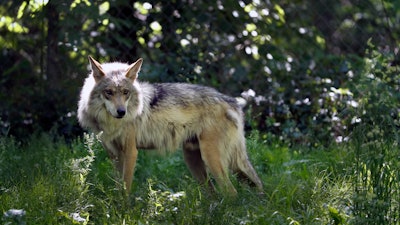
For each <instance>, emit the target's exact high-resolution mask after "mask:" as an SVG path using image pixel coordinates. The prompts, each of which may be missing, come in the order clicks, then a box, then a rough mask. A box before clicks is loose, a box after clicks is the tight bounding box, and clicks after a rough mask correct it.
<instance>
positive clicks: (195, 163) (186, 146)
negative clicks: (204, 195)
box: [183, 137, 214, 190]
mask: <svg viewBox="0 0 400 225" xmlns="http://www.w3.org/2000/svg"><path fill="white" fill-rule="evenodd" d="M183 157H184V159H185V163H186V165H187V167H188V168H189V170H190V173H191V174H192V175H193V177H195V178H196V179H197V181H198V182H199V183H200V184H206V183H207V184H208V186H209V187H210V188H211V189H212V190H214V185H213V184H212V182H211V181H210V180H209V179H208V178H207V170H206V165H205V164H204V162H203V159H202V158H201V152H200V146H199V141H198V140H197V138H196V137H193V138H191V139H188V140H187V141H186V142H185V143H183Z"/></svg>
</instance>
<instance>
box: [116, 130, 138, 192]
mask: <svg viewBox="0 0 400 225" xmlns="http://www.w3.org/2000/svg"><path fill="white" fill-rule="evenodd" d="M124 139H125V140H123V145H122V151H121V152H120V157H119V160H120V162H119V163H120V165H119V169H120V172H121V175H122V178H123V179H124V183H125V187H126V192H127V193H129V192H130V190H131V185H132V180H133V173H134V171H135V166H136V159H137V155H138V150H137V148H136V140H135V135H134V132H127V133H126V136H125V138H124Z"/></svg>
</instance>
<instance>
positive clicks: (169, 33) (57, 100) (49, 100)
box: [0, 0, 400, 146]
mask: <svg viewBox="0 0 400 225" xmlns="http://www.w3.org/2000/svg"><path fill="white" fill-rule="evenodd" d="M399 28H400V1H390V0H363V1H360V0H340V1H336V0H327V1H325V0H311V1H302V0H298V1H289V0H283V1H261V0H254V1H249V0H241V1H233V0H227V1H204V0H199V1H194V0H174V1H152V0H148V1H126V0H113V1H103V2H98V1H89V0H74V1H72V0H70V1H67V0H64V1H59V0H52V1H45V0H25V1H21V0H16V1H2V2H1V4H0V50H1V52H0V75H1V76H0V134H1V135H12V136H16V137H25V136H27V135H29V134H31V133H33V132H50V133H54V134H55V135H62V136H65V137H67V138H73V137H75V136H76V135H79V134H81V132H82V130H81V129H80V128H79V126H78V124H77V119H76V108H77V101H78V96H79V90H80V88H81V86H82V84H83V79H84V78H85V77H86V76H87V74H88V61H87V56H88V55H91V56H93V57H94V58H96V59H98V60H99V61H100V62H105V61H110V60H112V61H113V60H117V61H122V62H129V63H132V62H134V61H135V60H136V59H137V58H139V57H143V58H144V66H143V69H142V72H141V74H140V79H141V80H145V81H150V82H191V83H198V84H203V85H208V86H213V87H215V88H216V89H218V90H219V91H221V92H223V93H226V94H229V95H232V96H242V97H244V98H246V99H247V100H248V104H247V106H246V109H245V112H246V126H247V129H258V130H259V131H260V133H262V134H263V135H264V136H263V137H264V138H268V137H277V138H279V139H282V140H285V141H288V142H290V143H299V144H305V145H309V146H317V145H321V144H322V145H325V144H328V143H331V142H335V141H336V142H342V141H346V140H348V139H349V138H351V134H352V130H353V129H354V128H355V127H356V126H359V125H361V124H367V125H372V126H376V127H379V125H380V124H384V123H382V121H385V120H391V121H394V123H391V124H394V126H397V127H398V126H399V124H400V123H399V114H400V106H399V105H400V103H399V102H400V94H399V85H400V81H399V78H400V75H399V68H400V67H399V64H400V58H399V43H400V41H399V40H400V39H399V35H400V29H399ZM378 132H380V134H381V135H383V136H384V135H385V133H384V131H382V132H381V131H379V129H378Z"/></svg>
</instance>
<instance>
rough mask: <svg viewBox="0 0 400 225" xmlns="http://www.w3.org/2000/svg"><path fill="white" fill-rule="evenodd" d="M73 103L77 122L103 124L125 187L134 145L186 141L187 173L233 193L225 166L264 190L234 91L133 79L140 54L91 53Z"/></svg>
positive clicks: (171, 145) (97, 128) (168, 146)
mask: <svg viewBox="0 0 400 225" xmlns="http://www.w3.org/2000/svg"><path fill="white" fill-rule="evenodd" d="M89 62H90V66H91V70H92V72H91V73H90V74H89V76H88V78H86V80H85V82H84V85H83V88H82V91H81V95H80V101H79V106H78V119H79V123H80V124H81V126H82V127H84V128H88V129H90V130H92V131H93V132H95V133H99V132H102V134H101V138H100V139H101V142H102V145H103V146H104V148H105V149H106V150H107V152H108V155H109V156H110V158H111V159H112V160H113V161H114V162H115V165H116V168H117V170H118V171H119V172H120V174H121V176H122V178H123V181H124V184H125V188H126V191H127V192H128V193H129V191H130V187H131V183H132V179H133V173H134V168H135V164H136V159H137V156H138V149H165V150H176V149H178V148H182V149H183V154H184V160H185V162H186V164H187V166H188V168H189V170H190V172H191V173H192V175H193V176H194V177H195V178H196V179H197V180H198V181H199V182H200V183H205V184H208V185H210V186H211V187H212V188H214V186H213V185H212V182H211V181H210V179H209V177H208V174H211V175H212V177H213V178H214V180H215V181H216V183H217V184H218V189H219V190H220V191H221V192H223V193H229V194H231V195H236V194H237V191H236V189H235V187H234V186H233V184H232V182H231V180H230V178H229V177H230V172H233V173H235V174H237V175H238V177H239V178H245V180H247V181H250V183H252V184H254V185H255V186H256V187H257V188H258V189H259V190H260V191H262V189H263V187H262V183H261V181H260V179H259V177H258V176H257V174H256V172H255V170H254V169H253V166H252V165H251V163H250V162H249V160H248V156H247V153H246V146H245V137H244V130H243V112H242V108H241V106H240V105H239V103H238V102H237V100H236V99H235V98H231V97H228V96H226V95H223V94H221V93H219V92H217V91H216V90H214V89H212V88H209V87H204V86H199V85H193V84H185V83H158V84H150V83H147V82H140V81H138V79H137V77H138V73H139V71H140V68H141V66H142V62H143V60H142V59H139V60H137V61H136V62H135V63H132V64H131V65H128V64H125V63H119V62H112V63H104V64H100V63H99V62H97V61H96V60H94V59H93V58H92V57H90V56H89Z"/></svg>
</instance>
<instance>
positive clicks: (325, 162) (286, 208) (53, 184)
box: [0, 132, 399, 224]
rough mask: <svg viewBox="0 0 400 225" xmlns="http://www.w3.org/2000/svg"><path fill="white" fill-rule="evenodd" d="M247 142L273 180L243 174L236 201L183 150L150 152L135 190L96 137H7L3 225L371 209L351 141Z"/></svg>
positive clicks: (259, 217)
mask: <svg viewBox="0 0 400 225" xmlns="http://www.w3.org/2000/svg"><path fill="white" fill-rule="evenodd" d="M247 144H248V152H249V156H250V158H251V161H252V163H253V165H254V166H255V169H256V170H257V172H258V173H259V175H260V177H261V179H262V180H263V182H264V184H265V194H264V195H262V196H260V195H259V194H258V193H257V190H255V189H253V188H252V187H249V186H247V185H245V184H241V183H238V182H237V181H236V179H235V178H234V177H233V178H232V179H233V180H234V183H235V186H236V187H237V189H238V192H239V195H238V197H237V198H226V197H223V196H222V195H220V194H212V193H209V192H208V191H207V189H206V188H204V187H202V186H200V185H198V184H197V183H196V182H195V180H194V179H193V178H192V177H191V175H190V173H189V171H188V170H187V169H186V166H185V165H184V162H183V160H182V155H181V152H179V151H178V152H176V153H173V154H171V155H169V156H167V157H165V156H160V155H158V154H156V153H155V152H151V151H150V152H146V151H143V152H140V154H139V159H138V166H137V168H136V173H135V178H134V185H133V188H132V192H131V194H130V195H129V197H127V196H126V195H125V194H124V192H123V190H122V185H121V182H120V179H119V178H118V175H117V174H116V173H115V171H114V169H113V166H112V163H111V162H110V160H109V159H108V158H107V156H106V153H105V152H104V150H103V149H102V147H101V145H100V144H99V142H98V141H97V140H96V137H94V136H90V135H87V136H85V137H84V138H83V139H77V140H76V141H74V142H72V143H70V144H66V143H64V142H63V141H60V140H58V141H57V140H54V138H51V137H50V136H48V135H33V136H32V137H31V138H30V139H29V140H28V141H27V144H21V143H18V142H17V141H15V140H14V139H13V138H1V139H0V210H1V212H2V213H3V215H2V222H3V223H5V224H349V223H356V222H358V221H359V220H357V219H356V217H362V216H363V215H362V214H361V211H357V212H355V211H354V209H357V210H358V209H359V208H357V207H355V206H354V202H355V201H354V196H358V198H360V197H362V196H361V195H360V193H358V192H357V189H356V188H355V186H354V184H355V183H356V182H355V181H357V182H358V183H362V182H360V181H359V180H357V179H358V177H359V176H360V174H359V171H358V172H357V174H355V172H354V168H355V165H358V164H356V161H355V160H354V159H355V155H354V154H355V153H356V151H355V150H354V148H352V147H351V146H350V145H348V144H345V145H346V146H332V147H330V148H322V147H321V149H314V150H310V149H308V148H303V147H297V148H293V147H292V148H289V147H288V146H287V145H286V144H284V143H281V142H279V141H271V140H269V139H268V140H264V139H262V138H260V137H259V135H258V133H256V132H254V133H252V134H251V135H250V137H249V138H248V143H247ZM353 150H354V151H353ZM358 183H357V184H358ZM358 198H357V199H358ZM397 200H398V199H397ZM356 203H357V204H360V203H359V202H356ZM391 204H392V205H395V204H394V203H393V201H392V203H391ZM13 209H18V210H22V211H16V212H17V213H15V211H12V210H13ZM18 212H19V213H18ZM389 215H392V214H389ZM398 218H399V217H398V216H397V219H398Z"/></svg>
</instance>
